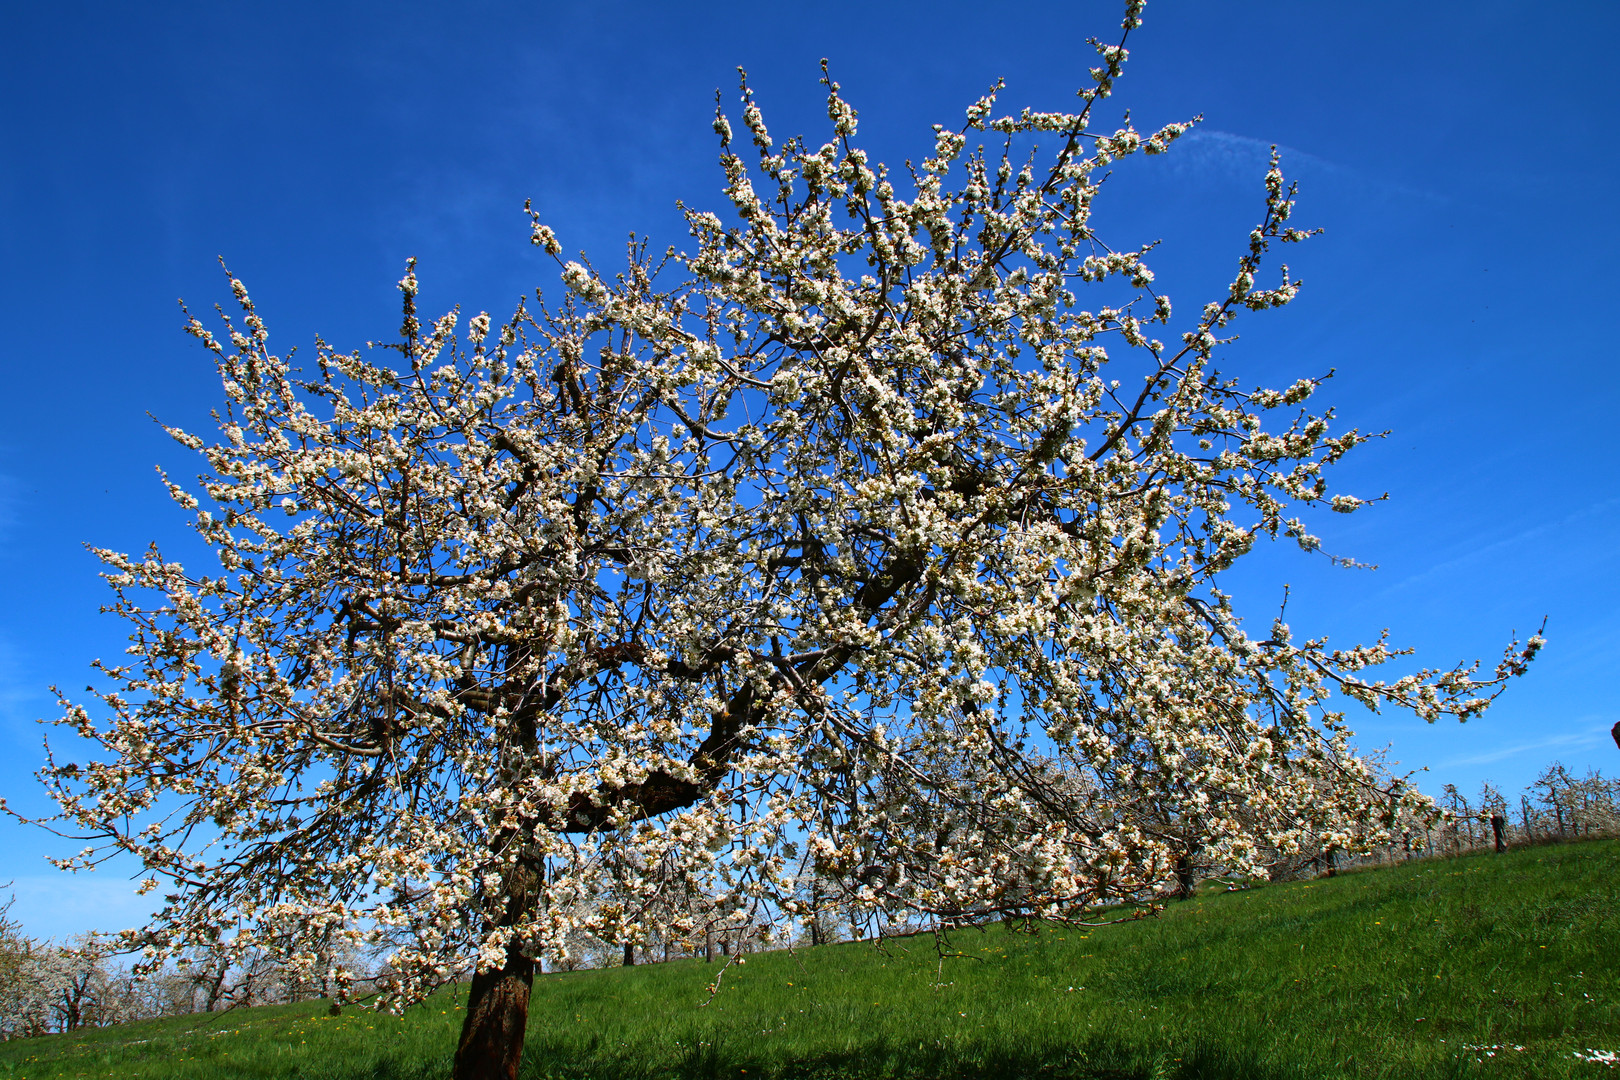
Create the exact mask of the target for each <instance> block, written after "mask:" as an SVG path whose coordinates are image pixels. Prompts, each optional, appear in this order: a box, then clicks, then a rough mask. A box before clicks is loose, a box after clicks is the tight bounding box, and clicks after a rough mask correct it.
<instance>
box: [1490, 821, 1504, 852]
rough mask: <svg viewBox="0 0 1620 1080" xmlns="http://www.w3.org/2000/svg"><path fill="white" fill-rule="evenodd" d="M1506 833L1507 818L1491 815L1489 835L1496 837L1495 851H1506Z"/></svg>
mask: <svg viewBox="0 0 1620 1080" xmlns="http://www.w3.org/2000/svg"><path fill="white" fill-rule="evenodd" d="M1506 832H1507V818H1505V817H1503V816H1502V815H1501V814H1492V815H1491V833H1492V834H1493V835H1494V836H1495V837H1496V850H1497V851H1506V850H1507V839H1506V837H1505V834H1506Z"/></svg>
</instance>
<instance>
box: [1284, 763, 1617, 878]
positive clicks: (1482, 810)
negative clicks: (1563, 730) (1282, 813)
mask: <svg viewBox="0 0 1620 1080" xmlns="http://www.w3.org/2000/svg"><path fill="white" fill-rule="evenodd" d="M1617 834H1620V778H1610V777H1606V776H1604V775H1603V773H1602V771H1601V770H1599V769H1589V770H1588V771H1587V772H1586V774H1585V775H1584V776H1583V775H1577V774H1575V773H1573V772H1571V771H1570V770H1569V769H1568V768H1567V767H1566V766H1564V765H1563V764H1562V763H1561V762H1557V761H1555V762H1553V763H1552V764H1551V765H1548V766H1547V768H1546V769H1544V770H1543V771H1542V772H1541V775H1540V776H1538V777H1537V778H1536V779H1535V781H1534V782H1532V783H1531V784H1529V785H1528V786H1526V787H1525V789H1524V790H1523V791H1522V792H1519V793H1518V794H1517V795H1516V796H1514V795H1509V794H1506V793H1504V792H1503V791H1502V790H1501V789H1500V788H1498V787H1497V786H1496V785H1495V784H1492V783H1491V782H1489V781H1486V782H1484V783H1483V784H1481V785H1480V789H1479V791H1478V792H1476V793H1475V794H1473V795H1471V796H1470V795H1467V794H1465V793H1463V792H1462V791H1460V790H1458V788H1457V786H1456V785H1455V784H1447V785H1445V786H1444V787H1443V788H1442V789H1441V795H1440V797H1439V798H1438V799H1437V800H1436V802H1435V805H1434V807H1433V808H1432V809H1431V810H1430V811H1428V812H1426V813H1421V814H1411V813H1406V812H1402V813H1401V814H1400V815H1398V819H1397V821H1396V822H1395V823H1394V824H1393V826H1392V827H1391V828H1390V829H1389V832H1388V842H1386V843H1383V844H1378V845H1374V846H1371V847H1368V848H1365V849H1363V850H1359V851H1354V850H1346V849H1339V850H1334V849H1333V847H1332V846H1331V845H1328V846H1323V847H1321V848H1320V849H1317V850H1314V851H1312V850H1301V851H1300V852H1299V853H1297V854H1295V855H1293V856H1292V857H1290V858H1285V859H1280V860H1278V862H1277V864H1276V867H1275V869H1274V870H1273V873H1272V877H1273V878H1286V877H1291V876H1299V875H1310V874H1314V873H1320V872H1323V871H1328V872H1331V871H1333V870H1335V869H1338V868H1345V867H1354V866H1369V865H1387V864H1389V863H1392V862H1401V861H1404V860H1407V859H1412V858H1421V857H1425V856H1446V855H1458V854H1463V853H1465V852H1469V851H1477V850H1490V849H1494V848H1497V847H1499V846H1522V845H1526V844H1540V843H1549V842H1557V841H1560V840H1575V839H1583V838H1587V837H1594V836H1614V835H1617Z"/></svg>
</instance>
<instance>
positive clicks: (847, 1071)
mask: <svg viewBox="0 0 1620 1080" xmlns="http://www.w3.org/2000/svg"><path fill="white" fill-rule="evenodd" d="M561 1049H562V1048H561V1047H555V1048H553V1047H545V1046H533V1047H530V1052H529V1053H528V1054H526V1055H525V1057H524V1068H523V1074H522V1075H523V1080H719V1078H725V1080H987V1078H993V1080H1319V1078H1320V1077H1321V1076H1323V1075H1324V1074H1323V1072H1322V1071H1321V1068H1320V1064H1319V1063H1311V1064H1305V1063H1300V1064H1290V1065H1287V1066H1282V1067H1279V1066H1278V1065H1277V1064H1276V1063H1272V1062H1266V1061H1263V1060H1261V1058H1260V1057H1259V1056H1258V1055H1257V1054H1255V1053H1253V1052H1249V1051H1246V1050H1243V1049H1240V1048H1236V1047H1233V1046H1230V1045H1226V1044H1219V1043H1203V1042H1202V1040H1200V1042H1199V1043H1198V1044H1195V1045H1191V1046H1188V1047H1186V1048H1184V1049H1183V1050H1175V1051H1171V1052H1169V1053H1166V1052H1165V1051H1164V1049H1163V1047H1162V1045H1161V1046H1159V1047H1147V1046H1141V1045H1133V1044H1131V1043H1127V1042H1123V1041H1117V1040H1110V1039H1108V1038H1106V1037H1096V1036H1093V1037H1091V1038H1088V1039H1087V1040H1086V1041H1084V1042H1083V1043H1070V1044H1066V1045H1061V1046H1058V1045H1051V1046H1044V1047H1038V1048H1031V1049H1029V1050H1009V1049H1005V1048H981V1049H980V1050H978V1051H977V1052H975V1051H974V1050H955V1049H950V1048H930V1047H923V1048H921V1049H919V1048H916V1047H906V1048H901V1047H895V1046H892V1045H886V1044H874V1045H871V1046H866V1047H860V1048H854V1049H851V1050H847V1051H842V1052H835V1053H823V1054H820V1055H816V1056H814V1057H809V1058H804V1059H798V1060H791V1061H765V1060H760V1059H758V1058H751V1057H749V1056H748V1055H746V1054H738V1053H734V1052H731V1051H729V1050H728V1049H727V1048H726V1047H718V1048H715V1047H705V1048H703V1049H702V1050H699V1051H693V1052H690V1053H688V1054H687V1055H686V1056H685V1057H684V1059H682V1060H680V1061H678V1062H671V1063H666V1064H663V1065H661V1066H654V1067H651V1068H649V1066H648V1063H647V1062H646V1060H645V1059H632V1058H631V1057H629V1056H626V1057H624V1058H622V1059H618V1060H613V1059H607V1058H596V1059H594V1060H591V1061H588V1062H586V1061H578V1060H575V1061H571V1062H570V1061H566V1060H564V1059H563V1057H562V1055H561V1054H560V1053H558V1052H557V1051H560V1050H561ZM1176 1054H1179V1055H1180V1056H1174V1055H1176ZM378 1080H383V1078H378ZM390 1080H391V1078H390Z"/></svg>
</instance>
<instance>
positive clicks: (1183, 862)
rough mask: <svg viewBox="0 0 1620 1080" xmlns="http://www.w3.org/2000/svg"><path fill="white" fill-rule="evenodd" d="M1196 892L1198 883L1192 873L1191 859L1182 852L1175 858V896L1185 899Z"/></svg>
mask: <svg viewBox="0 0 1620 1080" xmlns="http://www.w3.org/2000/svg"><path fill="white" fill-rule="evenodd" d="M1197 890H1198V881H1197V878H1196V875H1195V874H1194V872H1193V866H1192V857H1191V856H1190V855H1188V854H1187V853H1185V852H1183V853H1182V854H1180V855H1177V856H1176V895H1177V896H1179V897H1182V898H1183V899H1185V898H1187V897H1189V896H1191V895H1193V893H1195V892H1196V891H1197Z"/></svg>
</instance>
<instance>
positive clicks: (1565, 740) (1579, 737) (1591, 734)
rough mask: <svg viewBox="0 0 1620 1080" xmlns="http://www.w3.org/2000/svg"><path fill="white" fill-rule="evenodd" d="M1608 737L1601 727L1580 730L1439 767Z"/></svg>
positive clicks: (1575, 746)
mask: <svg viewBox="0 0 1620 1080" xmlns="http://www.w3.org/2000/svg"><path fill="white" fill-rule="evenodd" d="M1607 737H1608V733H1607V732H1606V731H1603V730H1601V729H1599V730H1596V731H1578V732H1574V733H1571V734H1566V735H1553V736H1551V737H1549V738H1546V739H1538V740H1536V741H1535V742H1527V743H1519V744H1518V745H1516V746H1504V747H1502V748H1500V749H1497V750H1491V751H1488V752H1487V753H1483V754H1474V755H1471V756H1469V757H1459V758H1452V759H1450V760H1449V761H1442V762H1441V763H1440V764H1439V766H1438V767H1439V768H1442V769H1449V768H1453V767H1455V766H1459V765H1489V764H1491V763H1492V762H1495V761H1506V760H1507V759H1508V758H1513V757H1518V756H1519V755H1520V754H1526V753H1529V752H1530V751H1532V750H1542V751H1545V750H1551V749H1555V748H1559V747H1562V748H1564V749H1568V750H1580V749H1585V748H1586V747H1589V746H1595V745H1597V744H1598V743H1600V742H1602V741H1603V740H1604V739H1605V738H1607Z"/></svg>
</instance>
